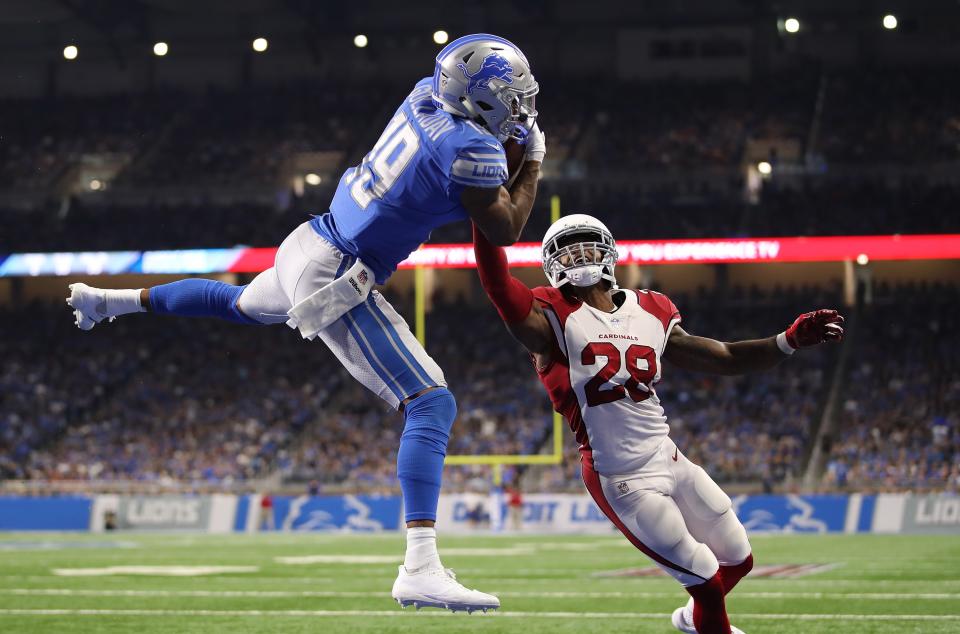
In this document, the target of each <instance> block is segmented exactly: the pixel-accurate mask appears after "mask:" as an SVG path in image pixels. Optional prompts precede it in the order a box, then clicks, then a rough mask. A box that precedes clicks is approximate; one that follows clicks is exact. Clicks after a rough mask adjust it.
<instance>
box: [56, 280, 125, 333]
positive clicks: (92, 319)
mask: <svg viewBox="0 0 960 634" xmlns="http://www.w3.org/2000/svg"><path fill="white" fill-rule="evenodd" d="M68 288H69V289H70V297H68V298H67V306H69V307H70V308H72V309H73V316H74V319H75V322H74V323H76V324H77V328H79V329H80V330H90V329H91V328H93V327H94V326H96V325H97V324H99V323H100V322H101V321H103V320H104V319H110V321H113V319H114V317H115V316H114V315H108V314H107V292H106V291H105V290H104V289H102V288H94V287H92V286H87V285H86V284H83V283H79V282H78V283H76V284H70V286H69V287H68Z"/></svg>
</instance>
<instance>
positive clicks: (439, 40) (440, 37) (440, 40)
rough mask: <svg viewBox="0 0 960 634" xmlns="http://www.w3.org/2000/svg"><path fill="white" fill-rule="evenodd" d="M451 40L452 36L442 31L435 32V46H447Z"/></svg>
mask: <svg viewBox="0 0 960 634" xmlns="http://www.w3.org/2000/svg"><path fill="white" fill-rule="evenodd" d="M449 39H450V35H449V34H448V33H447V32H446V31H444V30H442V29H441V30H439V31H434V32H433V42H434V43H435V44H446V43H447V40H449Z"/></svg>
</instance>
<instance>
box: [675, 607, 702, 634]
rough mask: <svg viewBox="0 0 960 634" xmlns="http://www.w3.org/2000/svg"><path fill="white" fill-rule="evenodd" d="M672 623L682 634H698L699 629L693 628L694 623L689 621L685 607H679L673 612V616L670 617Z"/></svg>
mask: <svg viewBox="0 0 960 634" xmlns="http://www.w3.org/2000/svg"><path fill="white" fill-rule="evenodd" d="M670 622H671V623H673V626H674V627H675V628H677V629H678V630H680V631H681V632H686V634H697V628H695V627H694V626H693V621H688V620H687V617H686V615H685V614H684V608H683V607H679V608H677V609H676V610H674V611H673V615H672V616H671V617H670Z"/></svg>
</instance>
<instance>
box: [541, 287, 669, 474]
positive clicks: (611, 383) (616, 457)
mask: <svg viewBox="0 0 960 634" xmlns="http://www.w3.org/2000/svg"><path fill="white" fill-rule="evenodd" d="M617 292H618V293H620V295H621V297H620V298H618V299H622V303H621V304H620V305H619V307H618V308H617V309H616V310H614V311H613V312H610V313H608V312H604V311H602V310H597V309H596V308H593V307H592V306H590V305H588V304H586V303H584V302H580V301H577V300H574V299H571V298H569V297H567V296H565V295H564V294H563V293H562V292H561V291H560V290H559V289H556V288H551V287H540V288H537V289H534V296H535V297H536V298H537V300H538V301H539V302H540V304H541V306H542V307H543V309H544V312H545V313H546V315H547V318H548V320H549V321H550V324H551V325H552V326H553V329H554V333H555V335H556V344H557V348H558V349H557V350H555V351H554V354H553V361H552V362H551V364H550V365H549V366H547V367H546V368H540V369H538V374H539V375H540V380H541V381H542V382H543V384H544V385H545V386H546V388H547V391H548V392H549V394H550V398H551V400H552V402H553V405H554V408H555V409H556V410H557V411H558V412H560V413H561V414H562V415H563V416H564V417H566V418H567V420H568V421H569V423H570V426H571V428H572V429H573V431H574V433H575V434H576V436H577V442H579V443H580V446H581V451H582V452H589V453H590V454H591V455H592V459H593V465H594V469H595V470H596V471H597V472H598V473H600V474H603V475H620V474H628V473H632V472H634V471H636V470H637V469H639V468H640V467H641V466H642V465H643V464H644V463H645V462H646V461H647V460H648V459H649V458H650V456H652V455H653V454H654V453H655V452H656V450H657V447H659V446H660V443H661V442H662V441H663V439H664V438H665V437H666V436H667V434H668V433H669V432H670V428H669V426H668V425H667V417H666V416H665V415H664V412H663V407H661V405H660V399H659V398H658V397H657V392H656V390H655V389H654V385H655V384H656V383H657V382H658V381H659V380H660V367H661V364H660V359H661V356H662V354H663V351H664V348H665V347H666V344H667V339H668V337H669V336H670V331H671V329H672V328H673V326H674V325H676V324H677V323H679V322H680V313H679V311H678V310H677V307H676V306H674V305H673V302H671V301H670V299H669V298H668V297H667V296H666V295H662V294H660V293H656V292H654V291H624V290H620V291H617Z"/></svg>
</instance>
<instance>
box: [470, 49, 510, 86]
mask: <svg viewBox="0 0 960 634" xmlns="http://www.w3.org/2000/svg"><path fill="white" fill-rule="evenodd" d="M457 68H459V69H460V71H461V72H462V73H463V76H464V77H466V78H467V94H468V95H471V94H473V90H474V88H483V89H485V90H487V89H489V88H490V80H492V79H499V80H500V81H503V82H506V83H508V84H512V83H513V77H511V74H512V73H513V66H511V65H510V62H508V61H507V59H506V58H505V57H503V56H502V55H498V54H497V53H490V54H489V55H487V56H486V57H484V58H483V63H482V64H480V68H478V69H477V72H475V73H473V74H472V75H471V74H470V73H469V72H468V71H467V67H466V65H464V64H457Z"/></svg>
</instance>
